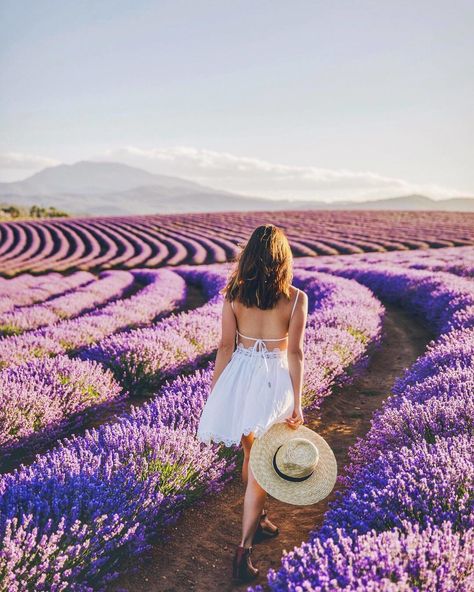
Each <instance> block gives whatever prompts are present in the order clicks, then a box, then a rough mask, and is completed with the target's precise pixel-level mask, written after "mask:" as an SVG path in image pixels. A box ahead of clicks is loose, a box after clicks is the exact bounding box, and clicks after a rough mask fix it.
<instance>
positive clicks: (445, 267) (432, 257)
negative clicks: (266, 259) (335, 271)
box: [295, 246, 474, 278]
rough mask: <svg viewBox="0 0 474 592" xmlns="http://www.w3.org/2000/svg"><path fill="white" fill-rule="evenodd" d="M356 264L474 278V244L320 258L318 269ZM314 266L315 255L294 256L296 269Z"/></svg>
mask: <svg viewBox="0 0 474 592" xmlns="http://www.w3.org/2000/svg"><path fill="white" fill-rule="evenodd" d="M354 264H356V265H357V266H360V265H365V264H371V265H374V264H375V265H379V264H382V265H386V264H392V265H396V266H402V267H409V268H411V269H425V270H429V271H445V272H448V273H452V274H454V275H459V276H462V277H467V278H472V277H474V247H471V246H468V247H444V248H441V249H417V250H415V251H408V252H407V251H392V252H390V253H378V252H377V253H362V254H355V255H351V256H350V257H344V258H341V257H327V256H323V257H319V258H318V262H317V268H318V269H319V268H321V266H322V268H324V269H327V270H328V269H329V268H330V267H331V266H334V267H336V268H339V267H340V266H341V265H349V266H350V265H354ZM313 265H315V263H314V258H312V257H299V258H298V259H295V268H296V269H300V268H301V269H305V268H308V267H311V266H313Z"/></svg>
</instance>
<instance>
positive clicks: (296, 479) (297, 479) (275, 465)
mask: <svg viewBox="0 0 474 592" xmlns="http://www.w3.org/2000/svg"><path fill="white" fill-rule="evenodd" d="M282 446H283V444H280V446H278V448H277V449H276V450H275V454H274V455H273V468H274V469H275V471H276V472H277V473H278V475H280V477H281V478H282V479H285V480H286V481H306V479H309V478H310V477H311V475H312V474H313V473H314V469H313V470H312V471H311V473H310V474H309V475H305V476H304V477H290V475H285V473H282V472H281V471H280V469H279V468H278V467H277V464H276V455H277V452H278V451H279V450H280V448H281V447H282Z"/></svg>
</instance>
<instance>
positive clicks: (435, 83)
mask: <svg viewBox="0 0 474 592" xmlns="http://www.w3.org/2000/svg"><path fill="white" fill-rule="evenodd" d="M473 30H474V2H472V1H471V0H450V1H439V0H429V1H425V0H411V1H404V0H396V1H392V0H383V1H380V0H371V1H369V0H352V1H344V0H337V1H334V2H330V1H329V0H327V1H325V2H321V1H318V0H313V1H304V0H288V1H280V0H272V1H263V0H260V1H259V0H250V1H247V0H232V1H230V0H229V1H228V0H220V1H218V0H216V1H212V2H211V1H206V0H187V1H184V0H173V1H171V2H168V1H156V0H155V1H146V0H133V1H132V0H101V1H98V0H41V2H38V1H37V0H21V1H18V0H0V87H1V89H2V91H1V93H0V181H14V180H18V179H23V178H25V177H27V176H29V175H31V174H33V173H34V172H36V171H38V170H40V169H42V168H44V167H45V166H53V165H55V164H59V163H67V164H71V163H74V162H76V161H79V160H109V161H117V162H122V163H125V164H130V165H134V166H139V167H142V168H145V169H146V170H148V171H151V172H154V173H161V174H169V175H176V176H181V177H184V178H189V179H192V180H196V181H199V182H201V183H204V184H207V185H210V186H212V187H216V188H220V189H227V190H230V191H235V192H238V193H242V194H247V195H260V196H264V197H267V196H268V197H276V198H295V199H296V198H298V199H310V200H311V199H314V200H326V201H334V200H338V199H354V200H361V199H365V198H368V199H371V198H376V197H388V196H395V195H406V194H408V193H423V194H425V195H429V196H431V197H433V198H441V197H455V196H467V195H473V196H474V166H473V155H474V150H473V137H474V111H473V107H472V106H473V105H474V35H473V34H472V31H473Z"/></svg>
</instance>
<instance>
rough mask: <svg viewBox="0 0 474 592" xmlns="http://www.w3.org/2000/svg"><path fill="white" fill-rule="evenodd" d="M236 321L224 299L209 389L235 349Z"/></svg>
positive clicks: (230, 307) (227, 302)
mask: <svg viewBox="0 0 474 592" xmlns="http://www.w3.org/2000/svg"><path fill="white" fill-rule="evenodd" d="M236 329H237V323H236V320H235V315H234V311H233V310H232V306H231V305H230V302H229V301H228V300H225V299H224V304H223V305H222V327H221V338H220V340H219V344H218V346H217V354H216V363H215V366H214V375H213V377H212V382H211V391H212V389H213V388H214V385H215V384H216V382H217V380H218V378H219V376H220V375H221V372H222V371H223V370H224V368H225V367H226V366H227V364H228V363H229V361H230V359H231V357H232V353H233V352H234V349H235V331H236Z"/></svg>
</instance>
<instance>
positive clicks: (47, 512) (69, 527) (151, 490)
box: [0, 271, 381, 592]
mask: <svg viewBox="0 0 474 592" xmlns="http://www.w3.org/2000/svg"><path fill="white" fill-rule="evenodd" d="M183 273H184V271H183ZM189 273H191V272H189ZM192 273H198V272H197V271H194V272H192ZM325 281H327V282H328V283H331V284H332V286H333V288H327V289H326V288H325V287H324V282H325ZM298 283H299V286H300V287H302V289H303V286H304V289H305V290H306V292H307V293H308V296H309V302H310V309H309V312H310V315H309V317H308V318H309V321H310V324H311V326H314V327H316V326H318V327H320V328H321V323H318V321H317V320H316V319H314V318H313V315H318V314H319V315H321V316H322V317H324V318H325V319H326V320H327V322H328V323H332V324H333V325H334V326H336V325H337V318H338V314H339V313H340V314H341V317H342V318H343V319H344V323H347V322H348V319H347V318H346V317H345V315H346V313H345V310H344V306H345V302H343V303H342V304H341V306H338V304H337V300H336V296H335V294H336V293H339V294H342V292H341V289H342V286H343V284H344V286H345V289H346V290H347V288H350V289H351V292H352V295H351V298H352V299H354V300H355V299H356V295H357V293H359V294H360V295H361V303H363V304H364V306H365V304H367V296H368V294H369V293H368V291H367V290H366V289H365V288H363V287H362V286H358V285H357V284H353V283H352V282H348V281H347V280H343V279H341V278H330V277H329V276H325V275H324V274H318V275H316V274H303V275H302V277H301V279H299V280H298ZM215 284H216V280H215V279H214V288H213V286H212V285H209V290H214V289H215ZM312 288H313V289H314V294H313V291H312ZM219 297H220V298H221V299H222V298H223V297H222V296H221V295H220V296H219ZM374 302H375V299H374ZM325 304H326V305H327V306H329V307H330V308H331V309H334V310H331V311H327V310H326V306H325ZM362 308H363V307H362V306H360V309H362ZM372 310H373V315H374V318H373V319H370V321H369V322H368V326H367V328H365V327H364V325H363V324H364V322H365V321H364V318H365V319H367V317H365V316H364V315H365V313H364V315H362V316H361V317H360V318H359V319H357V321H356V330H357V332H358V331H361V332H362V333H364V334H366V335H367V336H368V337H369V339H371V338H373V337H376V336H377V335H378V334H379V331H380V312H381V310H380V306H377V305H376V304H373V305H372ZM338 311H339V313H338ZM352 326H353V320H351V327H352ZM374 328H375V331H374ZM340 334H341V333H337V332H331V331H329V332H328V333H326V334H325V333H323V335H327V337H328V339H331V340H332V344H333V346H334V347H335V346H337V336H338V335H340ZM348 334H350V331H349V332H348ZM356 334H357V335H358V333H356ZM353 339H354V337H353ZM356 339H357V337H356ZM320 345H323V344H322V342H321V341H320ZM357 355H358V354H356V356H357ZM359 357H360V356H359ZM334 359H335V358H334ZM354 361H356V360H355V358H352V359H351V360H347V359H346V362H347V364H349V363H352V362H354ZM329 363H332V362H329ZM335 363H336V365H337V368H338V370H337V371H335V372H333V373H332V375H333V378H334V379H335V378H337V372H338V371H343V370H344V369H345V368H344V367H343V366H342V365H341V364H340V359H337V360H336V362H335ZM346 367H347V365H346ZM213 368H214V362H213V361H211V362H209V364H208V365H207V367H206V368H205V369H197V370H196V371H195V372H194V373H192V374H190V375H187V376H180V377H178V378H176V379H175V380H174V381H172V382H171V383H168V382H167V383H166V384H165V385H164V386H163V387H162V388H161V389H160V390H159V392H158V393H157V394H156V397H155V398H154V400H153V401H152V402H150V403H147V404H145V405H144V406H142V407H141V408H132V411H131V412H130V413H126V414H123V415H122V416H121V417H120V418H119V419H118V420H117V421H116V422H115V423H113V424H104V425H102V426H100V427H99V428H97V429H93V430H88V431H87V432H86V434H85V435H84V436H76V437H72V438H69V439H66V440H64V441H63V442H61V443H60V444H59V445H58V446H57V447H56V448H55V449H54V450H52V451H50V452H48V453H46V454H42V455H38V456H37V457H36V460H35V462H34V463H33V464H32V465H31V466H29V467H24V466H22V467H20V468H19V469H17V470H16V471H14V472H12V473H10V474H7V475H3V476H2V477H0V540H1V541H2V544H1V545H0V574H1V575H2V578H1V582H2V583H1V584H0V590H2V592H3V590H20V589H21V590H35V591H37V592H42V591H45V590H48V592H58V591H60V590H61V591H62V590H69V589H71V590H75V591H85V590H92V587H93V586H94V589H95V590H98V589H99V587H100V585H105V584H106V582H107V581H109V580H110V579H112V578H113V577H114V576H115V575H116V570H117V567H118V566H119V564H120V561H121V560H122V559H124V558H129V557H130V556H133V555H139V554H140V553H141V552H142V551H143V550H144V549H145V548H146V547H147V546H148V545H149V537H150V535H152V534H153V533H156V530H157V529H158V528H159V527H161V526H163V525H165V524H169V523H171V522H172V521H173V520H174V519H176V518H177V516H178V515H179V514H180V512H181V511H182V509H183V508H184V507H185V506H186V505H188V504H190V503H192V502H194V501H196V500H197V499H200V498H201V497H202V496H203V495H204V494H206V493H209V492H217V491H219V490H220V489H221V488H222V486H223V484H224V483H225V482H226V480H227V479H228V478H229V477H230V475H231V473H232V471H233V470H234V469H235V466H236V465H235V460H236V456H235V454H236V449H235V448H233V447H231V448H229V449H225V448H222V447H221V446H219V445H216V444H212V445H210V446H207V445H205V444H201V443H199V442H198V440H197V439H196V430H197V423H198V419H199V416H200V411H201V410H202V406H203V405H204V402H205V400H206V399H207V396H208V393H209V391H210V383H211V379H212V374H213ZM320 378H321V375H320V374H317V373H311V374H310V375H309V380H310V381H318V380H320ZM326 389H327V385H325V386H321V385H319V384H314V383H313V384H311V385H310V387H309V391H311V392H314V393H322V392H325V391H326ZM20 582H21V584H20ZM21 586H22V587H21Z"/></svg>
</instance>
